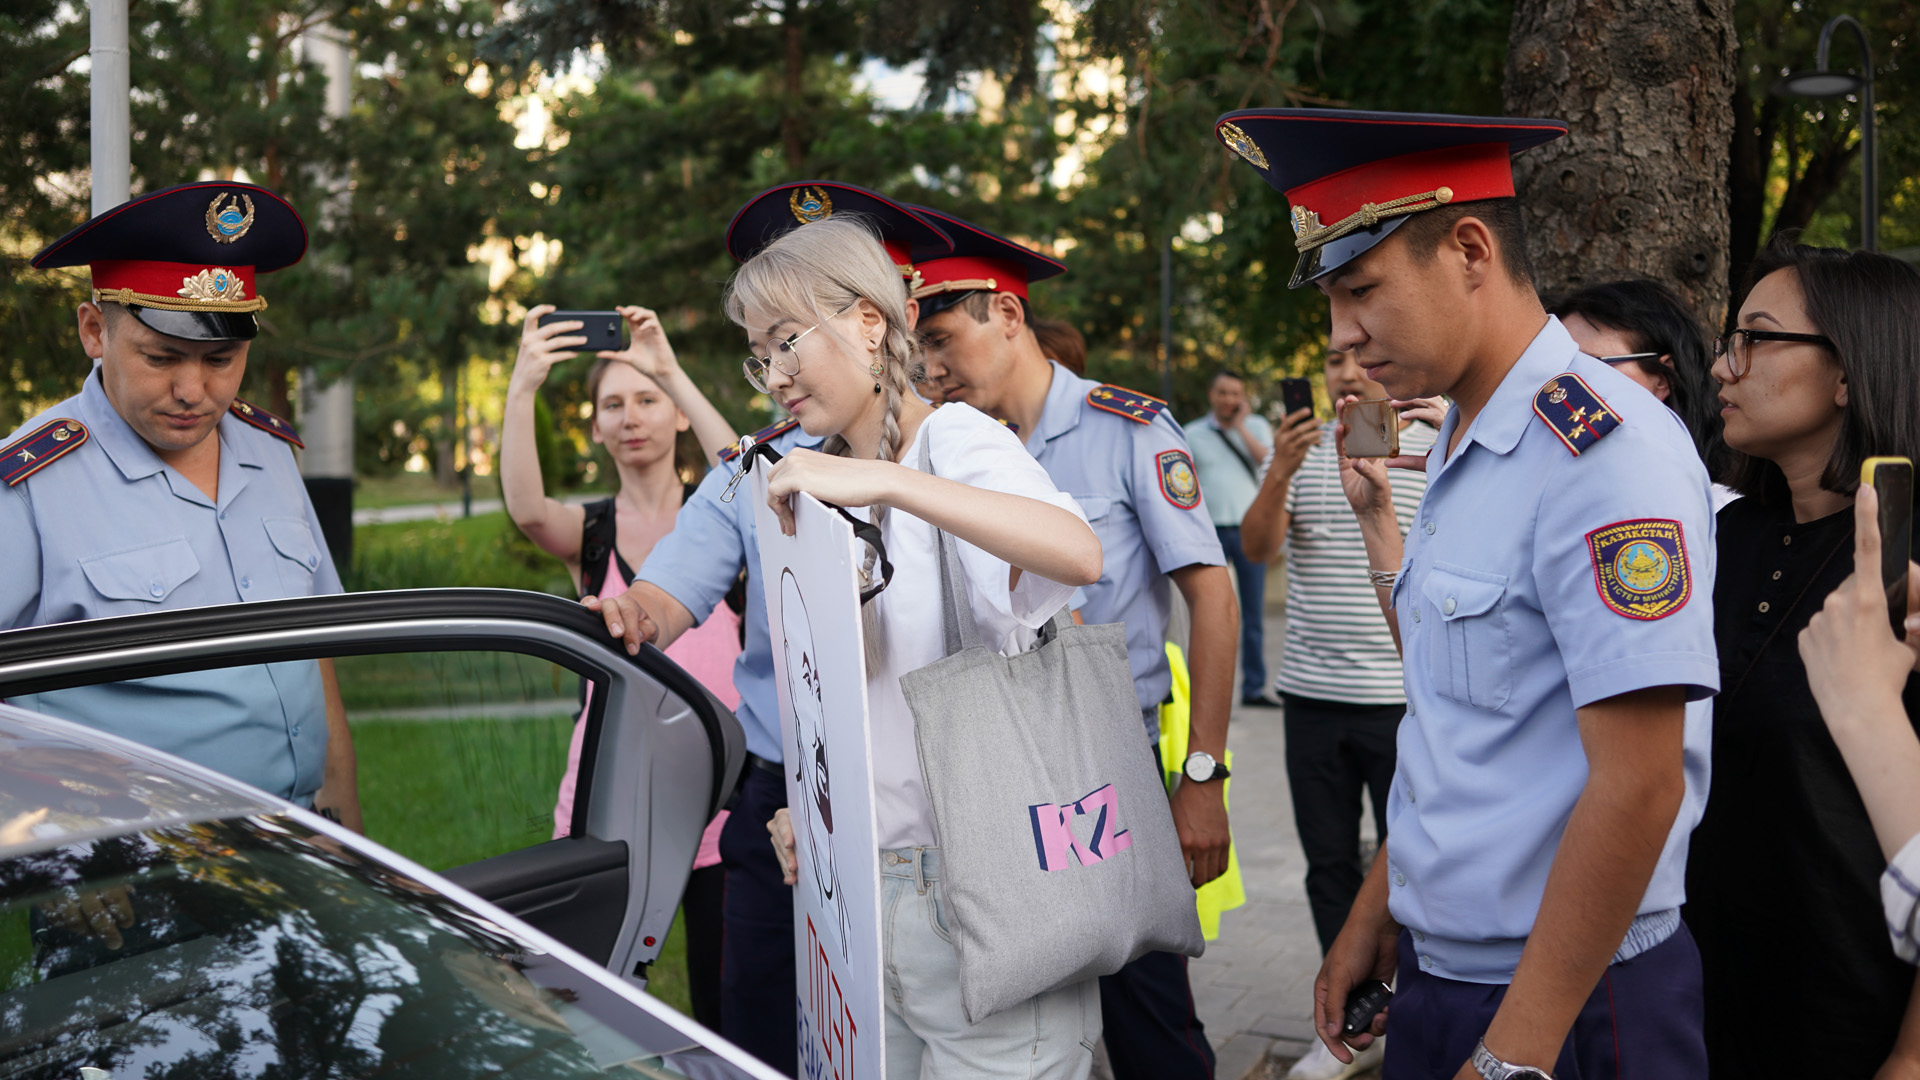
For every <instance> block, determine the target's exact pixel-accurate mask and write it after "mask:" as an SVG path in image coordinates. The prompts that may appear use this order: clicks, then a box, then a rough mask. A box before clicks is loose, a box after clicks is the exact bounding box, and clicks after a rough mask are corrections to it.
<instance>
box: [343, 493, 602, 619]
mask: <svg viewBox="0 0 1920 1080" xmlns="http://www.w3.org/2000/svg"><path fill="white" fill-rule="evenodd" d="M341 577H342V580H343V583H344V584H345V585H346V588H347V591H348V592H368V591H372V590H376V589H445V588H458V587H466V586H471V587H484V588H500V589H529V590H532V591H534V592H546V593H552V594H553V595H555V596H564V597H567V598H569V599H571V598H572V597H573V595H574V588H573V582H572V580H571V579H570V578H569V577H568V576H567V571H566V569H565V568H564V567H563V566H561V564H560V562H559V561H558V560H556V559H555V558H553V556H551V555H548V554H547V553H546V552H544V551H541V550H540V549H539V548H537V547H535V546H534V544H533V542H532V541H530V540H528V539H527V538H526V537H525V536H523V535H521V533H520V530H519V529H517V528H515V527H514V525H513V522H512V520H510V519H509V518H508V517H507V515H505V514H498V513H495V514H481V515H478V516H476V517H471V518H457V519H454V520H452V521H444V522H442V521H424V522H398V523H395V524H391V525H362V526H360V527H358V528H356V529H354V531H353V568H352V569H351V570H349V571H348V572H347V573H345V574H343V575H341Z"/></svg>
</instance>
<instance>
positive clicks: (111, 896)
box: [40, 885, 133, 950]
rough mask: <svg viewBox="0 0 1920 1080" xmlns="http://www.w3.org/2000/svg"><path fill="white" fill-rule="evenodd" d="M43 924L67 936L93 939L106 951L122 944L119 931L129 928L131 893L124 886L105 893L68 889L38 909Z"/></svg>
mask: <svg viewBox="0 0 1920 1080" xmlns="http://www.w3.org/2000/svg"><path fill="white" fill-rule="evenodd" d="M40 911H41V913H42V914H44V915H45V916H46V917H47V922H48V923H50V924H52V925H53V926H55V927H57V928H59V929H61V930H65V931H66V932H68V933H70V934H83V935H85V936H87V937H92V938H97V939H99V941H100V943H101V944H103V945H105V946H106V947H107V948H109V949H115V950H118V949H119V948H120V947H121V946H123V945H125V944H126V940H125V939H124V938H122V937H121V936H120V931H122V930H124V929H126V928H127V927H130V926H132V925H133V891H132V890H131V889H129V888H127V887H126V886H125V885H114V886H110V887H108V888H105V889H68V890H67V891H66V895H64V896H62V897H61V898H60V899H58V900H50V901H48V902H46V903H44V904H42V905H40Z"/></svg>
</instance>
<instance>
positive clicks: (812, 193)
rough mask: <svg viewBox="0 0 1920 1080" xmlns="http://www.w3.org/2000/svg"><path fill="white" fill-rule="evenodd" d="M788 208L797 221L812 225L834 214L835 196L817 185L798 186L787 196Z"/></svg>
mask: <svg viewBox="0 0 1920 1080" xmlns="http://www.w3.org/2000/svg"><path fill="white" fill-rule="evenodd" d="M787 208H788V209H790V210H792V211H793V217H794V220H795V221H798V222H799V223H800V224H802V225H811V224H813V223H814V222H816V221H822V220H825V219H826V218H830V217H832V216H833V198H832V196H829V195H828V194H827V193H826V192H825V191H822V190H821V189H819V188H817V187H805V188H796V189H794V192H793V194H791V195H789V196H787Z"/></svg>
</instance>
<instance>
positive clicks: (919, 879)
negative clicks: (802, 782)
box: [880, 847, 1100, 1080]
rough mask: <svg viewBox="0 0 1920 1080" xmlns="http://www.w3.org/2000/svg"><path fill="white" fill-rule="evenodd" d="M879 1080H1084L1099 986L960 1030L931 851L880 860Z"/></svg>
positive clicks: (949, 941)
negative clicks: (882, 985) (882, 1073)
mask: <svg viewBox="0 0 1920 1080" xmlns="http://www.w3.org/2000/svg"><path fill="white" fill-rule="evenodd" d="M880 919H881V927H882V939H881V948H882V952H883V957H882V959H883V962H884V963H885V965H886V1005H887V1080H957V1078H960V1077H967V1078H974V1077H980V1078H989V1080H998V1078H1004V1080H1041V1078H1045V1080H1086V1076H1087V1074H1088V1072H1089V1071H1090V1070H1091V1069H1092V1068H1093V1045H1094V1043H1096V1042H1098V1041H1099V1039H1100V981H1099V980H1098V979H1087V980H1085V981H1084V982H1078V983H1074V984H1073V985H1071V986H1063V987H1060V988H1059V989H1056V990H1049V991H1048V992H1046V993H1044V994H1041V995H1040V996H1039V997H1036V998H1033V999H1032V1000H1030V1001H1027V1002H1024V1003H1022V1004H1019V1005H1015V1006H1013V1007H1012V1008H1009V1009H1003V1010H1001V1011H1000V1012H997V1013H994V1014H993V1015H992V1016H989V1017H987V1018H986V1019H985V1020H983V1021H981V1022H980V1023H978V1024H969V1023H967V1014H966V1011H965V1010H964V1009H963V1008H961V1005H960V956H959V954H958V953H956V952H954V950H953V935H952V932H951V926H952V924H951V923H950V922H948V917H947V909H946V902H945V900H944V898H943V896H942V893H941V889H940V849H939V848H930V847H928V848H899V849H894V850H890V851H882V852H881V853H880Z"/></svg>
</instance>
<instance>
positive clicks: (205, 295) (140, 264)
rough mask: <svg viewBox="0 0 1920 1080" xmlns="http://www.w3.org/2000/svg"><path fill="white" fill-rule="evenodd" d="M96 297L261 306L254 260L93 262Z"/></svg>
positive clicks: (227, 307)
mask: <svg viewBox="0 0 1920 1080" xmlns="http://www.w3.org/2000/svg"><path fill="white" fill-rule="evenodd" d="M88 266H89V267H90V268H91V269H92V271H93V289H94V293H95V294H96V295H95V299H97V300H110V301H115V302H117V303H122V304H135V305H138V306H140V307H160V308H168V309H171V310H182V311H256V310H258V309H260V308H262V307H265V306H266V303H265V301H263V300H262V299H261V298H260V297H258V296H256V295H255V294H254V292H253V281H254V273H253V267H251V266H202V265H199V264H196V263H176V262H155V261H150V260H144V259H102V260H100V261H98V262H94V263H89V264H88Z"/></svg>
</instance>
